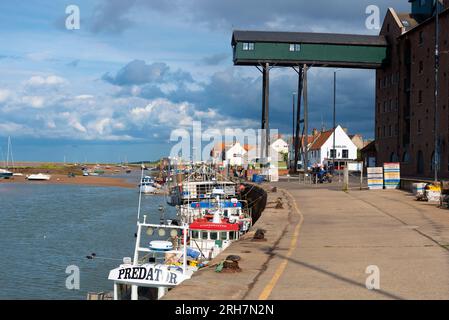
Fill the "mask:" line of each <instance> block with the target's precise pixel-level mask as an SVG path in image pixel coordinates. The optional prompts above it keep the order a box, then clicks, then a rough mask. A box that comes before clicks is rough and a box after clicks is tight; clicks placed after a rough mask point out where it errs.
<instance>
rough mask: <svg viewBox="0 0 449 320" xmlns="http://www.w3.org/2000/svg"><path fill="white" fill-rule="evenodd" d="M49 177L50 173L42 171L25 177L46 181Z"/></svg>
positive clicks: (31, 179)
mask: <svg viewBox="0 0 449 320" xmlns="http://www.w3.org/2000/svg"><path fill="white" fill-rule="evenodd" d="M50 178H51V176H50V175H48V174H42V173H38V174H32V175H29V176H28V177H27V179H28V180H30V181H48V180H50Z"/></svg>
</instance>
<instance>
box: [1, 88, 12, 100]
mask: <svg viewBox="0 0 449 320" xmlns="http://www.w3.org/2000/svg"><path fill="white" fill-rule="evenodd" d="M10 96H11V91H9V90H7V89H0V103H2V102H5V101H7V100H8V99H9V97H10Z"/></svg>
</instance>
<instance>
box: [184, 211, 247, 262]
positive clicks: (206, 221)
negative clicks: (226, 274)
mask: <svg viewBox="0 0 449 320" xmlns="http://www.w3.org/2000/svg"><path fill="white" fill-rule="evenodd" d="M239 229H240V226H239V224H237V223H229V221H228V219H222V220H221V221H220V222H213V221H211V220H210V218H200V219H197V220H195V221H194V222H192V223H191V224H190V225H189V241H190V248H191V249H192V250H195V251H197V252H199V254H198V255H197V256H201V258H202V259H204V260H207V261H208V260H211V259H213V258H215V257H216V256H217V255H218V254H220V253H221V252H222V251H223V250H225V249H226V248H227V247H229V245H230V244H231V242H232V241H235V240H238V239H239V237H240V230H239Z"/></svg>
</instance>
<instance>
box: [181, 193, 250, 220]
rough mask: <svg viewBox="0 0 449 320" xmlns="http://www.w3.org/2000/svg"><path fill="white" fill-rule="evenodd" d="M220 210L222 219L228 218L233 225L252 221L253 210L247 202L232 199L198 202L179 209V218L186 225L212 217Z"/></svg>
mask: <svg viewBox="0 0 449 320" xmlns="http://www.w3.org/2000/svg"><path fill="white" fill-rule="evenodd" d="M217 209H220V213H221V217H222V218H228V219H229V221H230V222H231V223H234V222H237V221H239V220H242V219H247V218H249V219H251V210H250V208H248V203H247V201H242V200H240V201H239V200H237V198H231V199H224V200H221V199H217V200H215V201H214V200H213V199H210V200H204V201H196V202H192V203H189V204H185V205H182V206H180V207H179V210H178V218H179V219H180V220H181V221H183V222H186V223H192V222H193V221H194V220H196V219H198V218H203V217H205V216H208V215H211V214H213V213H214V212H215V210H217Z"/></svg>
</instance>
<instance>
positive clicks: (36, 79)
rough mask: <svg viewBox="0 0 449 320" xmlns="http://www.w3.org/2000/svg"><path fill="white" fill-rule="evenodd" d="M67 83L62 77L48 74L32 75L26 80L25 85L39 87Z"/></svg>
mask: <svg viewBox="0 0 449 320" xmlns="http://www.w3.org/2000/svg"><path fill="white" fill-rule="evenodd" d="M65 83H67V80H65V79H64V78H61V77H58V76H55V75H50V76H47V77H45V76H44V77H43V76H32V77H31V78H30V79H28V81H27V82H26V84H27V85H29V86H32V87H40V86H57V85H62V84H65Z"/></svg>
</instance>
